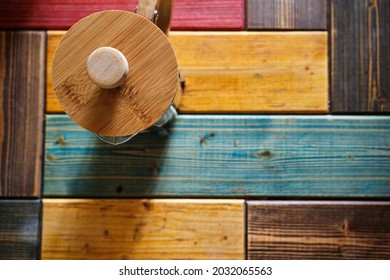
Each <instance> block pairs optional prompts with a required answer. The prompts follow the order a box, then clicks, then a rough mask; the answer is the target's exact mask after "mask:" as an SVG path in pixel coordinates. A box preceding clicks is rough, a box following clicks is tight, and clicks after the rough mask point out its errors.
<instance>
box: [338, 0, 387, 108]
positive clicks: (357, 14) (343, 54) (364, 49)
mask: <svg viewBox="0 0 390 280" xmlns="http://www.w3.org/2000/svg"><path fill="white" fill-rule="evenodd" d="M331 3H332V6H331V37H332V58H331V61H332V74H331V80H332V81H331V84H332V86H331V99H332V112H390V79H389V76H390V67H389V65H390V25H389V18H390V1H387V0H373V1H368V0H358V1H355V0H346V1H345V0H333V1H331Z"/></svg>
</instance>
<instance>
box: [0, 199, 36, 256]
mask: <svg viewBox="0 0 390 280" xmlns="http://www.w3.org/2000/svg"><path fill="white" fill-rule="evenodd" d="M39 225H40V202H39V201H38V200H0V260H11V259H15V260H22V259H38V258H39V247H40V245H39V241H40V236H39V231H40V229H39Z"/></svg>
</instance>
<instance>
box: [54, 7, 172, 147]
mask: <svg viewBox="0 0 390 280" xmlns="http://www.w3.org/2000/svg"><path fill="white" fill-rule="evenodd" d="M160 2H161V3H160ZM171 12H172V5H171V1H166V0H161V1H157V0H154V1H153V0H140V1H139V3H138V6H137V8H136V12H135V13H132V12H128V11H119V10H112V11H103V12H98V13H95V14H92V15H90V16H88V17H85V18H83V19H81V20H80V21H79V22H77V23H76V24H75V25H73V26H72V27H71V28H70V29H69V31H68V32H67V33H66V34H65V36H64V37H63V39H62V40H61V42H60V44H59V46H58V48H57V50H56V52H55V56H54V60H53V87H54V91H55V93H56V96H57V98H58V100H59V102H60V103H61V105H62V107H63V109H64V111H65V112H66V113H67V114H68V115H69V117H70V118H72V119H73V120H74V121H75V122H76V123H78V124H79V125H80V126H81V127H83V128H85V129H86V130H89V131H91V132H93V133H95V134H96V135H97V136H98V137H99V138H100V139H102V140H104V141H106V142H108V143H111V144H121V143H124V142H126V141H128V140H129V139H131V138H132V137H133V136H135V135H136V134H138V133H139V132H142V131H145V130H147V129H149V128H151V127H153V126H157V127H158V126H162V125H164V124H165V123H166V122H167V121H169V120H171V119H172V118H173V117H174V115H175V114H176V111H175V109H174V107H173V101H174V98H175V95H176V92H177V91H178V90H177V89H178V85H179V71H178V63H177V60H176V55H175V52H174V50H173V48H172V46H171V44H170V42H169V41H168V38H167V35H166V33H167V32H168V30H169V23H170V17H171Z"/></svg>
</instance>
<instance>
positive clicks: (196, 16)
mask: <svg viewBox="0 0 390 280" xmlns="http://www.w3.org/2000/svg"><path fill="white" fill-rule="evenodd" d="M137 3H138V0H113V1H106V0H76V1H75V0H34V1H25V0H3V1H1V2H0V29H44V30H48V29H62V30H64V29H69V28H70V27H71V26H72V25H73V24H75V23H76V22H77V21H79V20H80V19H82V18H83V17H86V16H88V15H90V14H92V13H95V12H100V11H103V10H126V11H134V10H135V7H136V5H137ZM171 28H172V29H174V30H243V29H244V0H197V1H192V0H175V1H174V10H173V19H172V25H171Z"/></svg>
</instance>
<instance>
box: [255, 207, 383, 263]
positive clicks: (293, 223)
mask: <svg viewBox="0 0 390 280" xmlns="http://www.w3.org/2000/svg"><path fill="white" fill-rule="evenodd" d="M248 258H249V259H390V202H342V201H333V202H327V201H317V202H315V201H296V202H294V201H269V202H265V201H250V202H248Z"/></svg>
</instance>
